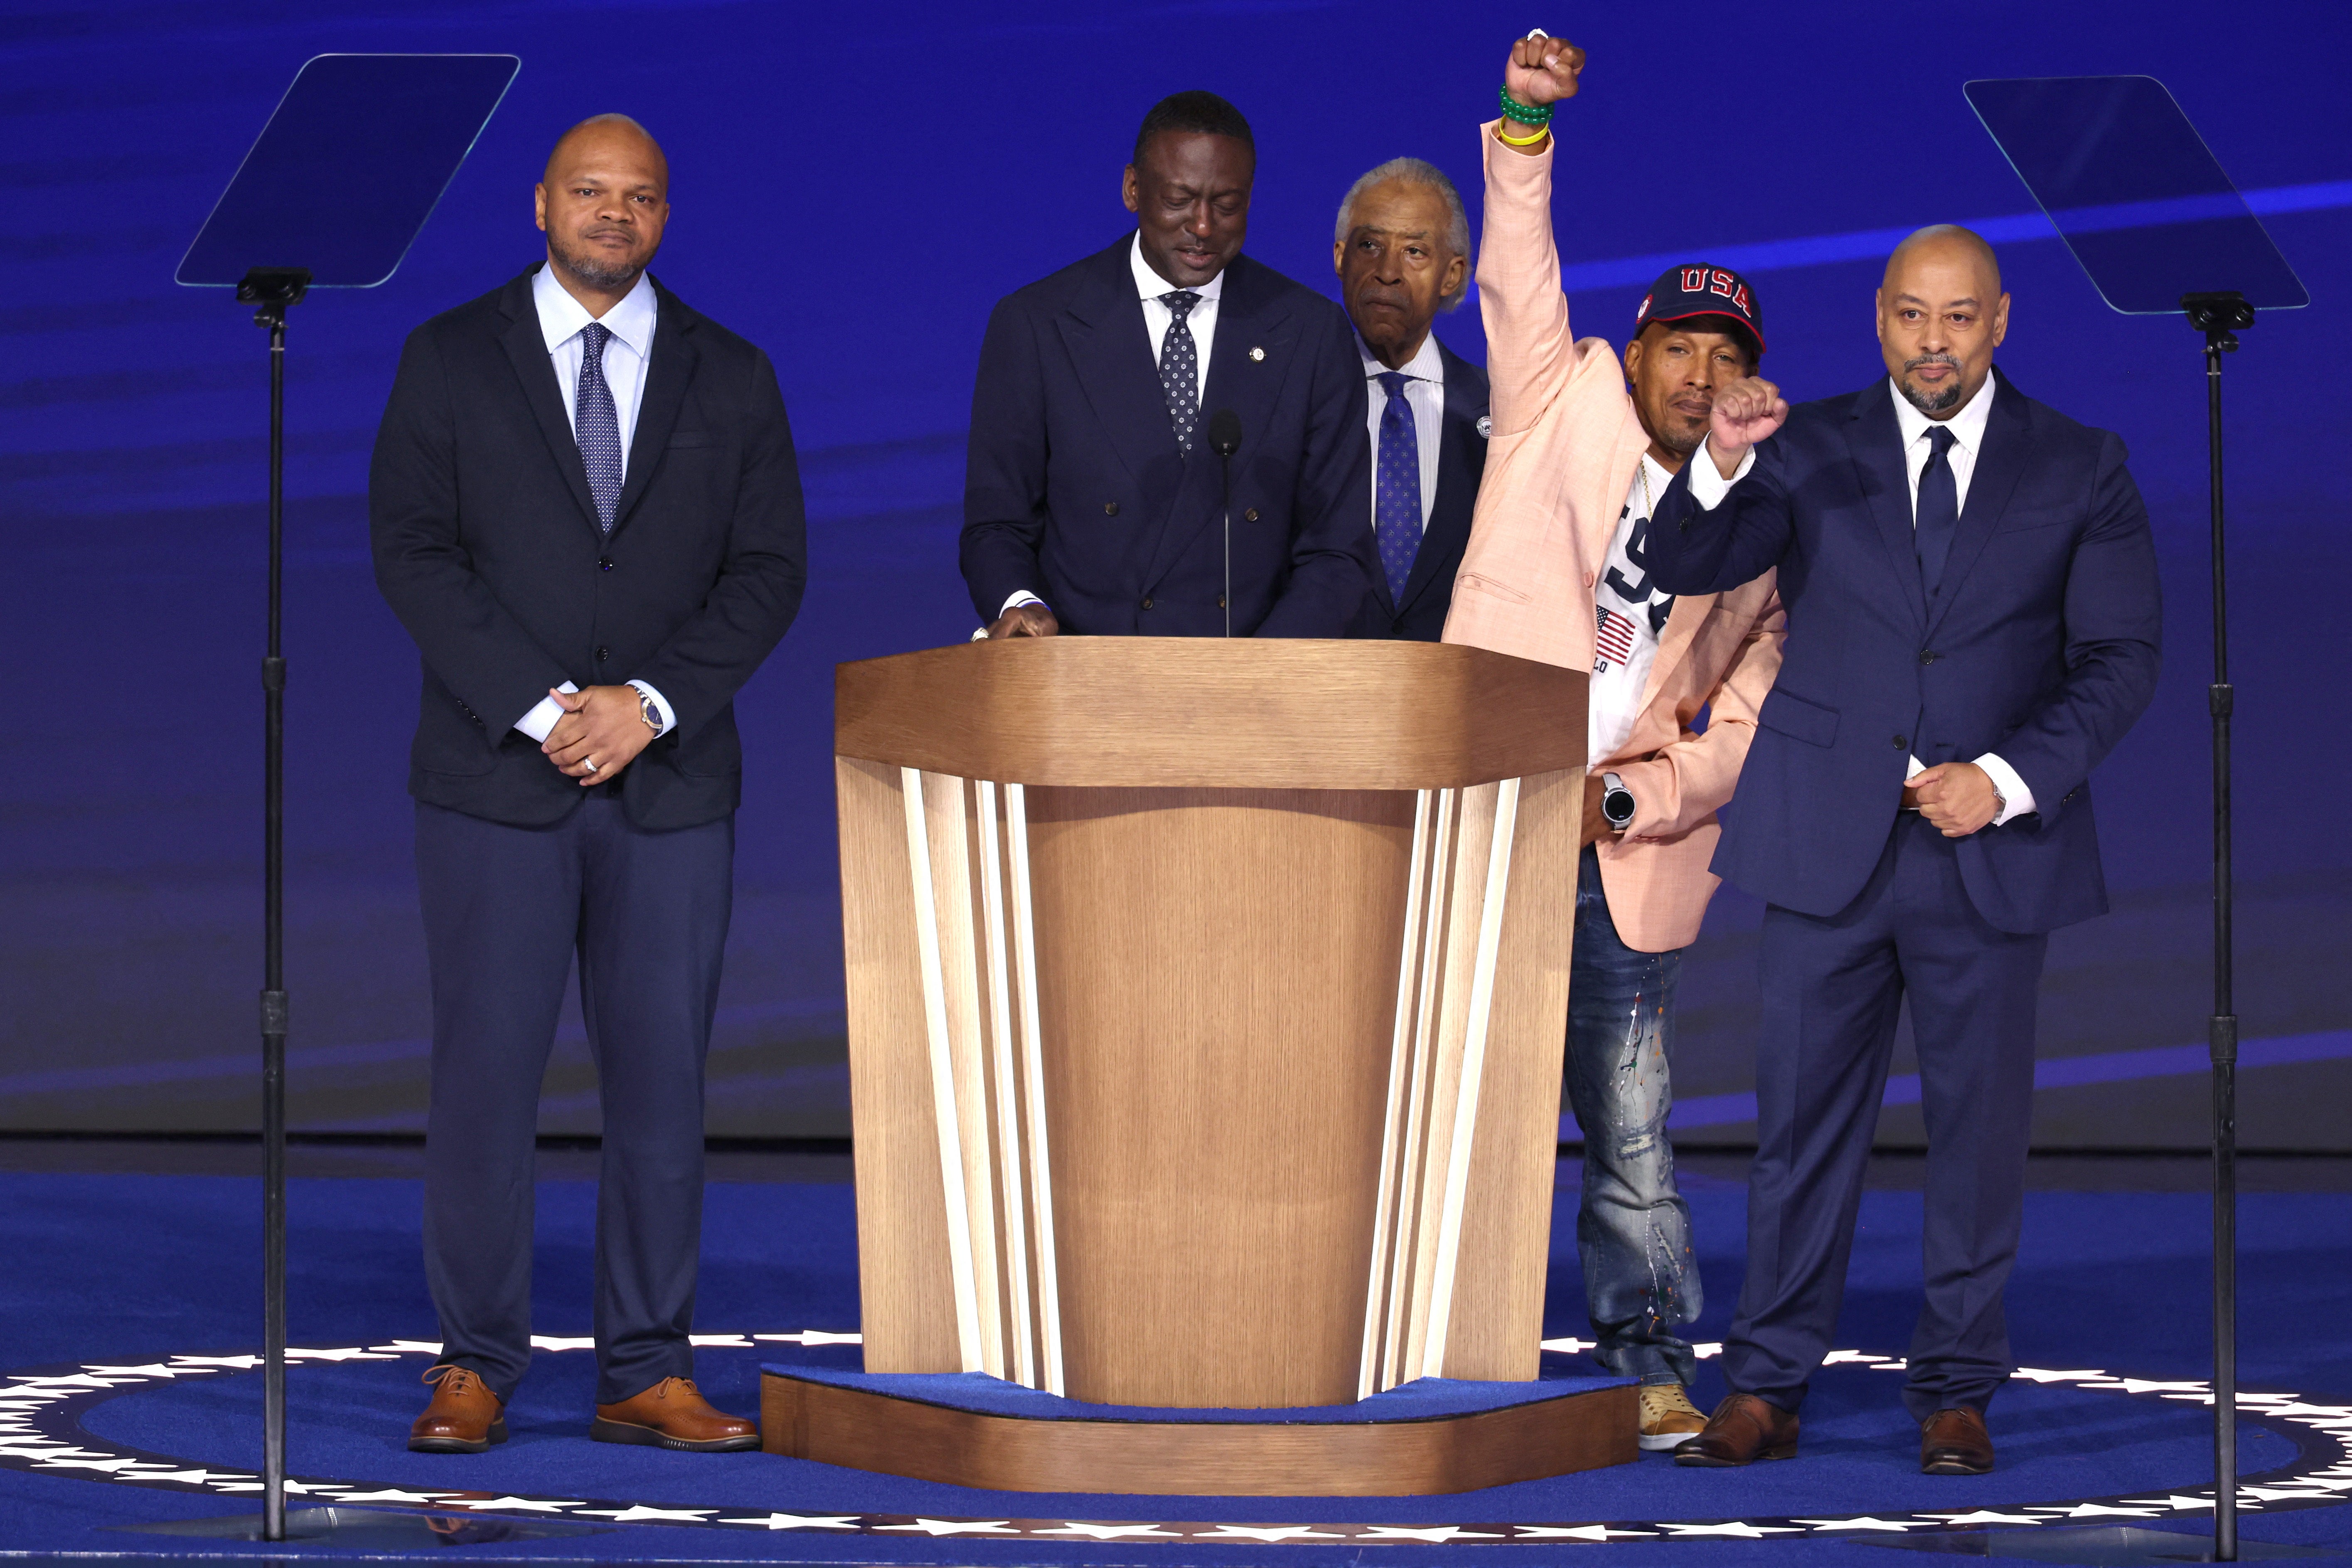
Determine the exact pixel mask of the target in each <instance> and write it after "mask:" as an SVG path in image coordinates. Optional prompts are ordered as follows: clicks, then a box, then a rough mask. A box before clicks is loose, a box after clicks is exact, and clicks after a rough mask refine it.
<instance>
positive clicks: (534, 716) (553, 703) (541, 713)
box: [514, 680, 580, 746]
mask: <svg viewBox="0 0 2352 1568" xmlns="http://www.w3.org/2000/svg"><path fill="white" fill-rule="evenodd" d="M556 689H557V690H558V691H564V692H572V691H577V690H579V689H580V688H578V687H577V686H574V685H573V684H572V682H570V681H568V680H567V681H565V682H564V683H563V684H562V685H561V686H559V687H557V688H556ZM562 717H563V704H562V703H561V702H558V701H557V700H555V699H554V698H552V697H542V698H541V699H540V700H539V701H538V703H537V705H536V706H534V707H533V708H532V709H531V710H530V712H528V713H526V714H524V715H523V716H522V717H521V718H520V719H518V720H516V721H515V725H514V727H515V728H516V729H518V730H520V731H522V732H523V733H524V734H526V735H529V736H530V738H531V739H532V740H534V741H537V742H539V743H540V744H541V745H542V746H543V745H545V744H547V732H548V731H550V730H552V729H554V728H555V721H557V720H558V719H561V718H562Z"/></svg>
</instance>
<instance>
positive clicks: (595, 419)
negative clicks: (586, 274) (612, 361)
mask: <svg viewBox="0 0 2352 1568" xmlns="http://www.w3.org/2000/svg"><path fill="white" fill-rule="evenodd" d="M612 336H613V329H612V328H610V327H608V326H606V325H604V322H602V321H591V322H589V323H588V324H587V325H586V326H584V327H583V328H581V329H580V390H579V394H578V395H577V396H575V397H574V398H573V399H572V439H573V440H575V441H578V442H579V443H580V460H581V461H582V462H583V463H584V464H586V465H587V468H588V493H589V494H590V495H591V496H593V497H594V498H595V500H596V523H597V526H598V527H600V528H602V529H603V530H604V531H605V532H607V533H610V532H612V531H613V522H614V518H615V516H616V515H617V514H618V513H619V511H620V509H621V419H620V416H619V415H618V414H617V413H615V412H614V407H613V389H612V388H611V387H610V386H608V385H606V384H605V382H604V345H605V343H606V342H610V341H611V339H612Z"/></svg>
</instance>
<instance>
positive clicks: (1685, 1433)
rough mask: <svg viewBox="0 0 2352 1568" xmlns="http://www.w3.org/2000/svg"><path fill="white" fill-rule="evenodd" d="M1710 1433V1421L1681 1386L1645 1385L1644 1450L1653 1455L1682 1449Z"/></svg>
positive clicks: (1643, 1411) (1643, 1405)
mask: <svg viewBox="0 0 2352 1568" xmlns="http://www.w3.org/2000/svg"><path fill="white" fill-rule="evenodd" d="M1704 1431H1706V1416H1704V1415H1700V1414H1699V1413H1698V1406H1697V1405H1693V1404H1692V1403H1691V1402H1690V1395H1689V1394H1685V1393H1684V1392H1683V1385H1682V1384H1679V1383H1645V1384H1643V1385H1642V1447H1643V1448H1644V1449H1646V1450H1648V1451H1649V1452H1651V1453H1659V1452H1662V1451H1664V1450H1667V1449H1672V1448H1679V1447H1682V1446H1683V1445H1684V1444H1685V1443H1687V1442H1689V1441H1690V1440H1691V1439H1692V1438H1694V1437H1696V1436H1698V1435H1699V1434H1700V1433H1701V1432H1704Z"/></svg>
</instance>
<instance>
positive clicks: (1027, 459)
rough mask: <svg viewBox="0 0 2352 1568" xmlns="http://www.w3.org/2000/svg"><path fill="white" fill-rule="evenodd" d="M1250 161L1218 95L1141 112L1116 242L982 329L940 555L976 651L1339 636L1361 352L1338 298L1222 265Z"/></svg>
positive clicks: (1358, 506) (1358, 558)
mask: <svg viewBox="0 0 2352 1568" xmlns="http://www.w3.org/2000/svg"><path fill="white" fill-rule="evenodd" d="M1256 168H1257V153H1256V149H1255V143H1254V142H1252V140H1251V137H1250V128H1249V122H1248V121H1245V120H1244V119H1243V118H1242V116H1241V112H1240V111H1239V110H1236V109H1234V106H1233V105H1232V104H1230V103H1227V102H1226V101H1225V100H1223V99H1222V98H1219V97H1217V96H1216V95H1215V94H1213V93H1207V92H1180V93H1177V94H1175V95H1174V96H1173V97H1171V98H1167V99H1164V100H1161V101H1160V103H1159V104H1158V105H1156V106H1155V107H1154V108H1153V109H1152V110H1151V112H1150V114H1148V115H1146V116H1145V117H1144V121H1143V126H1142V129H1141V130H1140V132H1138V134H1137V136H1136V139H1135V153H1134V159H1133V162H1131V163H1129V165H1128V168H1127V174H1126V180H1125V186H1124V194H1125V198H1126V202H1127V207H1128V210H1129V212H1132V213H1134V214H1135V215H1136V231H1135V232H1134V233H1133V234H1131V235H1128V236H1124V237H1121V238H1120V239H1119V240H1118V243H1117V244H1115V245H1113V246H1111V247H1109V248H1108V249H1107V250H1104V251H1102V252H1100V253H1099V254H1097V255H1095V256H1093V257H1089V258H1087V259H1086V260H1084V261H1081V262H1078V263H1076V265H1075V266H1071V267H1066V268H1063V269H1062V270H1061V271H1059V272H1056V273H1055V274H1054V275H1053V276H1052V277H1050V278H1046V279H1043V280H1041V281H1039V282H1036V283H1033V284H1031V285H1029V287H1027V288H1025V289H1020V290H1019V291H1017V292H1015V293H1013V294H1011V295H1008V296H1007V297H1006V298H1005V299H1004V300H1002V301H1000V302H999V303H998V305H997V307H996V310H995V312H994V314H992V316H991V317H990V318H989V322H988V335H987V337H986V339H985V340H984V341H983V342H982V345H981V351H980V374H979V377H978V381H977V383H976V384H975V385H974V387H973V391H972V413H971V448H970V454H969V457H968V458H967V463H966V468H965V479H964V526H963V540H962V549H961V556H962V564H963V576H964V582H965V584H967V585H968V586H969V587H970V588H971V601H972V606H973V608H974V609H976V610H977V611H978V612H979V614H980V618H981V621H982V624H983V625H985V626H987V628H988V633H989V635H990V636H991V637H1051V636H1053V635H1055V633H1056V632H1077V633H1087V634H1096V635H1104V634H1108V635H1127V636H1138V635H1149V636H1158V637H1218V636H1222V635H1224V634H1225V633H1226V632H1227V631H1228V630H1230V631H1231V632H1232V633H1233V634H1234V635H1235V636H1243V637H1246V636H1250V635H1252V634H1255V635H1257V636H1260V637H1345V636H1347V635H1348V632H1349V628H1350V627H1351V626H1353V625H1354V624H1355V621H1356V616H1357V614H1358V612H1359V611H1360V608H1361V607H1362V605H1363V604H1364V601H1365V598H1366V597H1367V595H1370V592H1371V578H1372V574H1373V571H1374V567H1373V563H1372V539H1371V532H1372V531H1371V516H1370V507H1371V479H1370V447H1369V445H1368V443H1367V441H1366V437H1365V431H1364V373H1363V366H1362V362H1361V361H1360V359H1359V357H1358V356H1357V353H1356V348H1355V342H1354V338H1353V335H1352V334H1351V333H1350V332H1349V329H1348V321H1347V318H1346V317H1345V316H1343V315H1341V314H1340V312H1339V308H1338V307H1337V306H1335V305H1333V304H1332V303H1331V302H1330V301H1329V300H1326V299H1324V298H1323V297H1322V296H1321V295H1319V294H1318V293H1316V292H1314V291H1313V290H1312V289H1307V288H1305V287H1303V286H1301V285H1299V284H1297V283H1294V282H1292V281H1291V280H1290V279H1287V278H1285V277H1283V276H1282V275H1281V274H1280V273H1277V272H1276V271H1274V270H1273V269H1271V268H1265V267H1261V266H1259V265H1258V264H1257V263H1255V262H1254V261H1251V260H1250V259H1248V258H1246V257H1244V256H1243V255H1242V254H1241V247H1242V241H1243V238H1244V236H1245V235H1246V234H1247V232H1248V227H1249V203H1250V185H1251V181H1252V180H1253V178H1254V177H1255V174H1256ZM1224 410H1230V411H1231V412H1232V413H1233V414H1234V416H1236V418H1237V420H1238V423H1239V426H1240V433H1241V446H1240V448H1239V450H1238V451H1237V452H1235V453H1234V455H1233V457H1232V458H1231V463H1230V467H1231V493H1230V498H1228V497H1227V494H1226V491H1225V489H1224V481H1225V474H1224V469H1225V468H1226V466H1227V465H1226V462H1225V460H1224V459H1223V458H1220V456H1219V455H1218V453H1216V452H1215V451H1214V450H1213V449H1212V447H1211V444H1210V432H1209V426H1210V423H1211V421H1212V419H1213V417H1214V416H1216V415H1217V414H1218V413H1219V412H1220V411H1224ZM1228 517H1230V520H1231V522H1230V526H1231V535H1232V552H1231V563H1230V581H1231V584H1232V589H1231V597H1232V601H1233V602H1232V604H1231V605H1230V606H1229V605H1227V604H1226V598H1227V587H1226V584H1227V582H1228V572H1229V568H1228V563H1227V555H1226V519H1227V518H1228Z"/></svg>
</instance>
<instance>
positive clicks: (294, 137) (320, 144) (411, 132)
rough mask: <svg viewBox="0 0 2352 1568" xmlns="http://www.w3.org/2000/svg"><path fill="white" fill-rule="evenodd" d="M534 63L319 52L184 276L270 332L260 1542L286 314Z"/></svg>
mask: <svg viewBox="0 0 2352 1568" xmlns="http://www.w3.org/2000/svg"><path fill="white" fill-rule="evenodd" d="M520 64H521V62H520V60H518V59H517V58H515V57H514V56H512V55H320V56H319V57H317V58H314V59H311V60H310V61H308V62H306V63H305V64H304V65H303V67H302V68H301V69H300V70H299V71H297V72H296V73H295V76H294V80H293V83H292V85H290V86H289V87H288V88H287V89H286V95H285V97H283V98H282V99H280V100H278V108H277V110H275V111H274V112H273V113H272V114H271V115H270V117H269V122H268V124H267V125H265V126H264V127H263V128H262V132H261V135H260V138H259V139H258V140H257V141H256V142H254V144H253V147H252V150H251V151H249V152H248V153H247V154H246V157H245V163H244V164H243V165H242V166H241V167H239V168H238V170H237V172H236V177H235V178H234V179H233V180H231V181H230V182H229V186H228V189H227V190H226V191H225V192H224V193H223V194H222V195H221V198H220V201H219V202H218V203H217V204H216V205H215V206H214V208H213V211H212V216H209V217H207V218H206V219H205V226H204V228H203V229H202V230H201V231H199V232H198V234H197V236H196V238H195V242H194V244H192V245H191V246H190V247H188V253H187V255H186V256H185V257H184V258H182V259H181V262H180V267H179V271H178V273H177V280H178V281H179V282H181V283H184V284H187V285H189V286H191V287H195V288H222V287H234V288H235V289H236V297H237V299H238V300H239V301H241V302H243V303H246V304H249V305H251V306H253V307H254V316H253V320H254V324H255V325H257V326H259V327H262V328H265V329H267V330H268V333H269V609H268V620H269V629H268V648H267V651H266V652H265V653H264V655H263V656H262V660H261V690H262V736H263V738H262V759H263V762H262V825H263V826H262V884H263V890H262V981H261V1143H262V1238H263V1239H262V1299H263V1328H262V1338H263V1352H262V1379H263V1384H262V1489H261V1510H262V1511H261V1515H260V1517H259V1519H258V1520H257V1521H250V1522H251V1523H253V1524H254V1525H255V1526H256V1528H255V1530H254V1531H253V1533H252V1534H251V1536H250V1537H249V1538H250V1539H255V1540H261V1541H284V1540H287V1539H288V1533H287V1520H286V1033H287V1004H286V899H285V892H286V851H285V823H286V657H285V647H284V639H283V605H284V580H285V531H286V528H285V525H286V314H287V312H288V311H289V310H291V309H293V307H294V306H295V305H297V304H299V303H300V302H301V300H302V298H303V296H304V295H305V294H306V293H307V292H308V291H309V290H310V289H313V288H320V289H369V288H373V287H374V286H376V285H377V284H379V283H382V282H383V281H384V280H385V279H388V278H390V277H391V276H392V274H393V272H394V269H396V268H398V267H399V265H400V262H401V259H402V258H403V257H404V256H405V255H406V254H407V252H408V247H409V246H410V244H411V243H412V242H413V241H414V240H415V237H416V235H417V231H418V230H419V229H421V228H422V227H423V226H424V224H425V218H426V217H427V216H429V215H430V214H431V213H432V211H433V208H434V205H435V204H436V203H437V202H438V201H439V200H440V198H441V193H442V191H443V190H445V189H446V187H447V185H448V184H449V181H450V179H451V178H452V177H453V176H454V175H455V174H457V168H458V166H459V165H460V164H461V163H464V162H465V158H466V154H467V152H468V151H470V150H471V149H472V147H473V144H474V140H475V138H476V137H478V135H480V134H481V130H482V127H483V126H484V125H485V124H487V123H488V121H489V117H490V114H491V112H492V111H493V110H496V109H497V107H498V105H499V100H500V99H501V98H503V97H504V96H505V95H506V89H507V86H508V84H509V82H511V81H513V79H514V75H515V71H516V70H517V69H518V68H520ZM298 262H299V263H301V264H302V265H299V266H298V265H294V263H298ZM312 1511H313V1512H314V1513H316V1512H319V1511H320V1510H312ZM298 1534H299V1535H300V1536H301V1538H304V1539H320V1538H321V1537H320V1535H319V1534H318V1532H316V1531H310V1532H298Z"/></svg>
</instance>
